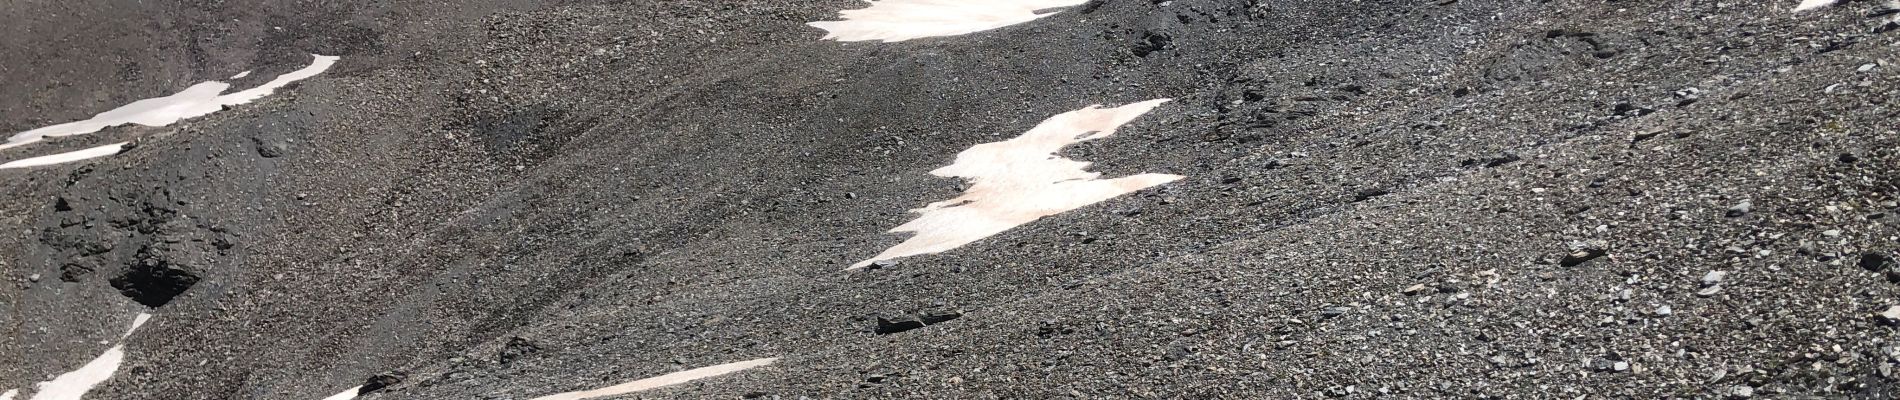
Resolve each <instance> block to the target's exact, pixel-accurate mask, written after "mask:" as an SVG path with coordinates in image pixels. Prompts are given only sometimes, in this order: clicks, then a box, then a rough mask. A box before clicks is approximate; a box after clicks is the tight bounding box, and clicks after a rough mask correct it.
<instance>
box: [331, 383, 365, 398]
mask: <svg viewBox="0 0 1900 400" xmlns="http://www.w3.org/2000/svg"><path fill="white" fill-rule="evenodd" d="M360 390H363V387H362V386H357V387H353V388H350V390H345V391H342V392H337V394H333V395H330V397H325V398H323V400H350V399H354V398H356V392H357V391H360Z"/></svg>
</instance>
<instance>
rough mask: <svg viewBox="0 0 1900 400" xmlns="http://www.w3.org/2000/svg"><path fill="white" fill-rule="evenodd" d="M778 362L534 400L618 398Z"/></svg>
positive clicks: (673, 375) (728, 366) (701, 370)
mask: <svg viewBox="0 0 1900 400" xmlns="http://www.w3.org/2000/svg"><path fill="white" fill-rule="evenodd" d="M777 361H778V358H761V359H757V360H752V361H741V362H735V363H730V364H720V365H714V366H710V367H704V368H697V369H690V370H685V371H680V372H674V373H671V374H666V375H660V376H656V377H652V378H646V379H641V380H637V381H633V382H627V383H622V384H619V385H613V386H608V387H604V388H599V389H594V390H586V391H579V392H567V393H561V394H555V395H549V396H542V397H537V398H535V399H534V400H583V399H591V398H596V397H607V396H618V395H623V394H627V393H633V392H639V391H645V390H651V389H656V388H661V387H666V386H672V385H678V384H682V383H686V382H691V381H695V380H700V379H705V378H711V377H715V376H720V375H725V374H730V373H734V372H739V371H744V370H748V369H753V368H758V367H763V366H767V365H772V363H773V362H777Z"/></svg>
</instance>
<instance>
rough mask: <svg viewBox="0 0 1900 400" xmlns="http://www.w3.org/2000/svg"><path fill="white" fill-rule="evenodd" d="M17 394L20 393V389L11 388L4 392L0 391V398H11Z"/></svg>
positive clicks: (11, 399)
mask: <svg viewBox="0 0 1900 400" xmlns="http://www.w3.org/2000/svg"><path fill="white" fill-rule="evenodd" d="M19 395H20V389H13V390H8V391H6V392H0V400H13V396H19Z"/></svg>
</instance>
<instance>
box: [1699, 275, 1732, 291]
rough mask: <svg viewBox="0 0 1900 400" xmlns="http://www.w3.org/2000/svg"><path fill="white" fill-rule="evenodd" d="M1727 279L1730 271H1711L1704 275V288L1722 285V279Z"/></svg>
mask: <svg viewBox="0 0 1900 400" xmlns="http://www.w3.org/2000/svg"><path fill="white" fill-rule="evenodd" d="M1726 277H1728V271H1709V273H1707V274H1702V287H1705V288H1706V287H1712V286H1715V285H1720V284H1722V278H1726Z"/></svg>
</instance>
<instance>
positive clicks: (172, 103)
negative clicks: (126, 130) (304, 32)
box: [0, 54, 338, 150]
mask: <svg viewBox="0 0 1900 400" xmlns="http://www.w3.org/2000/svg"><path fill="white" fill-rule="evenodd" d="M311 56H312V57H315V59H314V60H312V61H311V62H310V65H309V66H307V67H304V68H303V69H299V70H296V71H292V72H290V73H287V74H283V75H279V76H278V77H277V78H276V79H272V80H271V81H270V82H267V83H265V84H263V85H260V86H258V87H255V88H251V89H247V90H243V91H238V92H235V93H230V94H220V93H224V91H225V90H227V89H230V88H231V84H229V83H224V82H219V81H210V82H204V83H199V84H196V85H192V86H191V87H188V88H185V90H183V91H180V92H178V93H176V94H173V95H170V96H165V97H159V98H153V99H145V100H139V101H135V102H132V103H131V104H126V105H125V106H122V107H119V108H115V109H112V110H109V111H106V112H102V113H99V114H98V115H94V116H93V117H92V118H91V119H87V120H84V121H76V122H68V123H64V124H59V125H53V126H48V127H44V128H39V129H34V130H30V131H26V132H20V133H17V134H14V135H13V136H12V137H9V138H7V141H6V143H0V150H5V149H10V148H14V147H19V146H24V145H28V144H32V143H35V142H39V141H40V140H43V139H45V138H49V137H60V136H74V135H84V134H88V133H93V132H98V131H100V130H102V129H105V128H107V127H112V126H118V125H125V124H138V125H144V126H165V125H170V124H172V123H174V122H178V121H179V120H183V119H188V118H196V117H200V116H204V115H206V114H210V113H213V112H217V111H219V110H223V109H224V107H225V106H232V105H238V104H244V103H249V102H252V101H255V100H257V99H260V98H263V97H264V96H269V95H270V94H271V93H275V92H276V91H277V89H279V88H282V87H284V86H285V85H289V84H291V83H292V82H296V81H300V80H304V79H307V78H310V77H312V76H316V75H317V74H320V73H323V71H324V70H328V69H330V66H331V65H334V64H336V61H337V60H338V57H334V56H322V55H315V54H312V55H311ZM243 75H245V74H239V76H243Z"/></svg>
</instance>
